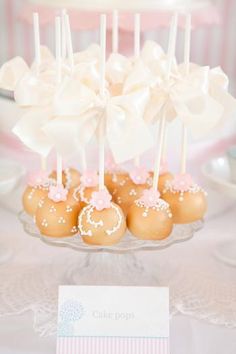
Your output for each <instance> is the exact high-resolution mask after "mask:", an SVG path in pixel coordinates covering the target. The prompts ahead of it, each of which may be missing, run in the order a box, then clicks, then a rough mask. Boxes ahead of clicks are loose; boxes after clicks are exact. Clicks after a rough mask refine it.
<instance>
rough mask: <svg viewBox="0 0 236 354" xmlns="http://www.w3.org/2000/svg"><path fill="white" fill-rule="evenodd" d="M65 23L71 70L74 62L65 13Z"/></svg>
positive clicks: (69, 29)
mask: <svg viewBox="0 0 236 354" xmlns="http://www.w3.org/2000/svg"><path fill="white" fill-rule="evenodd" d="M65 25H66V42H67V50H68V56H69V62H70V67H71V71H73V70H74V65H75V64H74V53H73V46H72V38H71V28H70V19H69V16H68V15H65Z"/></svg>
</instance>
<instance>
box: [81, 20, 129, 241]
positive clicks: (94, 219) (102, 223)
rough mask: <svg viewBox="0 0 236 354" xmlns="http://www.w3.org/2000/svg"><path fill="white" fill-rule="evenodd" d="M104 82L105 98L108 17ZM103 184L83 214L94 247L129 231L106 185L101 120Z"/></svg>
mask: <svg viewBox="0 0 236 354" xmlns="http://www.w3.org/2000/svg"><path fill="white" fill-rule="evenodd" d="M100 31H101V34H100V38H101V82H100V96H101V98H102V99H104V97H105V58H106V15H101V27H100ZM98 134H99V137H98V145H99V149H98V151H99V185H98V189H99V190H98V191H97V192H93V193H92V198H91V199H90V202H89V204H88V205H87V206H86V207H84V208H83V209H82V211H81V212H80V215H79V222H78V227H79V231H80V234H81V237H82V238H83V241H84V242H85V243H88V244H93V245H104V246H109V245H113V244H115V243H117V242H119V241H120V239H121V238H122V237H123V236H124V234H125V230H126V222H125V217H124V214H123V212H122V210H121V208H120V207H119V206H118V205H116V204H115V203H112V202H111V199H112V196H111V194H110V193H109V192H108V191H107V189H106V188H105V185H104V174H105V173H104V172H105V163H104V155H105V121H104V118H103V119H100V122H99V129H98Z"/></svg>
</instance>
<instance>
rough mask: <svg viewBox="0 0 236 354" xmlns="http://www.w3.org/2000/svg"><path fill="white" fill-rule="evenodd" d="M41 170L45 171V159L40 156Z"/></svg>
mask: <svg viewBox="0 0 236 354" xmlns="http://www.w3.org/2000/svg"><path fill="white" fill-rule="evenodd" d="M41 170H42V171H47V158H46V157H44V156H41Z"/></svg>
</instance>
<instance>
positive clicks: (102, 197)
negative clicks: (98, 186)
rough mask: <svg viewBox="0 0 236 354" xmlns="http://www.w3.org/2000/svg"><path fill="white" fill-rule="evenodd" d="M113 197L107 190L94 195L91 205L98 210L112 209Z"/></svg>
mask: <svg viewBox="0 0 236 354" xmlns="http://www.w3.org/2000/svg"><path fill="white" fill-rule="evenodd" d="M111 199H112V196H111V195H110V193H109V192H108V191H107V190H106V189H102V190H100V191H98V192H93V193H92V198H91V200H90V204H91V205H92V206H93V207H94V208H96V209H97V210H103V209H108V208H110V207H111Z"/></svg>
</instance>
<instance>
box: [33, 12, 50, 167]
mask: <svg viewBox="0 0 236 354" xmlns="http://www.w3.org/2000/svg"><path fill="white" fill-rule="evenodd" d="M33 26H34V56H35V58H34V60H35V63H36V75H39V70H40V64H41V51H40V30H39V15H38V13H37V12H34V13H33ZM40 158H41V170H42V171H46V170H47V158H46V157H44V156H40Z"/></svg>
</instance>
